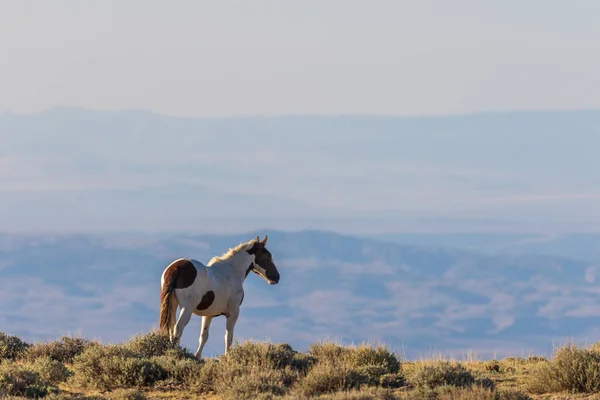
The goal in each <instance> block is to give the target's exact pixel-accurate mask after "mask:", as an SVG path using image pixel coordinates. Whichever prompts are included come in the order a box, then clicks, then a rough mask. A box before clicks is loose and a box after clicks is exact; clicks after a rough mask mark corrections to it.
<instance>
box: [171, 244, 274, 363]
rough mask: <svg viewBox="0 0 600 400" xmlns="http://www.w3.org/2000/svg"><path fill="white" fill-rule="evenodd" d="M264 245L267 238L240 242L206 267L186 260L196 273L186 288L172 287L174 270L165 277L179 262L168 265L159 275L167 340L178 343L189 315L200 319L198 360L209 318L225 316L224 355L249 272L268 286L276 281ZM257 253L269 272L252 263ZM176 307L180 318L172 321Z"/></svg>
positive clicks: (272, 266)
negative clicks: (264, 281) (263, 260)
mask: <svg viewBox="0 0 600 400" xmlns="http://www.w3.org/2000/svg"><path fill="white" fill-rule="evenodd" d="M266 242H267V237H265V239H264V240H263V241H260V239H259V237H257V238H256V239H252V240H250V241H248V242H245V243H240V244H239V245H238V246H236V247H234V248H231V249H229V250H228V251H227V252H226V253H225V254H223V255H221V256H217V257H213V258H212V259H211V260H210V261H209V262H208V264H207V265H204V264H202V263H201V262H200V261H197V260H193V259H187V260H189V262H191V264H192V265H193V266H194V268H195V269H196V271H197V274H196V277H195V279H194V281H193V283H192V284H191V285H190V286H187V287H185V288H176V287H174V282H175V281H176V279H177V276H176V275H177V274H176V273H173V272H175V271H176V270H171V273H170V274H169V276H168V277H167V274H166V272H167V270H169V268H172V267H173V266H174V265H175V263H176V262H177V261H178V260H176V261H174V262H173V263H171V264H170V265H169V266H168V267H167V268H166V269H165V271H163V274H162V276H161V288H162V298H161V318H160V321H161V330H163V331H168V333H169V338H170V339H171V340H172V341H173V342H175V343H179V340H180V338H181V335H182V333H183V329H184V328H185V326H186V325H187V324H188V323H189V321H190V318H191V316H192V314H195V315H198V316H201V317H202V329H201V334H200V340H199V342H200V343H199V346H198V350H197V351H196V357H198V358H201V357H202V349H203V348H204V345H205V344H206V341H207V340H208V331H209V328H210V323H211V321H212V319H213V318H214V317H217V316H220V315H224V316H225V317H226V318H227V322H226V330H225V353H227V352H228V350H229V348H230V347H231V344H232V341H233V329H234V326H235V323H236V321H237V318H238V315H239V311H240V304H241V302H242V299H243V297H244V289H243V283H244V281H245V279H246V277H247V275H248V272H249V271H250V270H253V271H255V272H256V273H257V274H259V275H260V276H261V277H263V279H265V280H266V281H267V282H268V283H269V284H270V285H273V284H276V283H277V282H278V281H279V272H278V271H277V268H276V266H275V264H274V263H273V262H272V259H271V255H270V252H269V251H268V250H267V249H266V247H265V245H266ZM250 252H253V253H254V254H250ZM257 252H258V253H260V254H263V256H267V257H268V258H267V261H268V267H267V268H269V269H268V270H267V269H266V268H264V267H263V266H260V265H258V264H257V263H256V262H255V260H256V253H257ZM179 261H180V260H179ZM173 268H175V267H173ZM186 268H187V270H186V271H191V272H192V273H193V272H194V271H193V268H191V265H190V264H189V263H187V264H186ZM182 270H183V269H182ZM177 271H178V270H177ZM269 276H271V278H269ZM273 277H275V278H273ZM167 280H168V281H167ZM178 305H179V307H180V312H179V318H177V321H175V316H174V313H175V312H176V311H177V306H178Z"/></svg>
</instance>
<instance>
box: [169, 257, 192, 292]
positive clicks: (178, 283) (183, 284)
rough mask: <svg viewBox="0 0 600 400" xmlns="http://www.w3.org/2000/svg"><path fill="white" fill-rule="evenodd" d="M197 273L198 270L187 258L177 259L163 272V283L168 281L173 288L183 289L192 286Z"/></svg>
mask: <svg viewBox="0 0 600 400" xmlns="http://www.w3.org/2000/svg"><path fill="white" fill-rule="evenodd" d="M197 275H198V271H197V270H196V267H194V264H192V262H191V261H190V260H189V259H187V258H185V259H181V260H177V261H175V262H174V263H173V264H171V266H170V267H169V268H168V269H167V271H166V272H165V285H166V284H167V282H170V283H172V285H173V289H185V288H187V287H190V286H192V284H193V283H194V281H195V280H196V276H197Z"/></svg>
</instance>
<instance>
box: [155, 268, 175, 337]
mask: <svg viewBox="0 0 600 400" xmlns="http://www.w3.org/2000/svg"><path fill="white" fill-rule="evenodd" d="M176 279H177V271H175V273H172V274H168V273H167V274H165V279H164V282H163V285H162V288H161V291H160V323H159V326H160V331H161V332H163V333H168V332H171V331H172V330H173V326H174V325H175V313H176V312H177V306H178V302H177V297H176V296H175V292H174V291H173V289H174V287H175V280H176Z"/></svg>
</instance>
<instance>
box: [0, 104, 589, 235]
mask: <svg viewBox="0 0 600 400" xmlns="http://www.w3.org/2000/svg"><path fill="white" fill-rule="evenodd" d="M599 127H600V111H537V112H513V113H501V114H491V113H490V114H477V115H467V116H457V117H414V118H392V117H389V118H387V117H368V116H364V117H345V116H340V117H277V118H267V117H265V118H262V117H255V118H250V117H245V118H234V117H232V118H217V119H192V118H172V117H166V116H160V115H156V114H151V113H147V112H142V111H119V112H117V111H115V112H113V111H91V110H83V109H74V108H55V109H52V110H49V111H47V112H44V113H39V114H34V115H16V114H11V113H4V114H0V142H1V146H0V183H1V185H0V192H1V193H0V220H1V221H2V224H3V226H2V228H3V230H10V231H17V230H18V231H39V230H45V231H86V232H97V231H106V230H111V231H115V230H116V231H139V230H152V231H165V230H167V231H168V230H173V231H181V230H189V231H192V232H198V231H202V232H209V233H210V232H214V231H227V232H236V231H240V230H247V229H253V228H255V227H257V226H270V227H274V228H280V229H305V228H320V229H330V230H336V231H343V232H353V233H359V234H363V233H366V232H368V233H373V234H381V233H396V232H440V231H444V232H461V231H466V232H473V231H495V232H498V231H502V232H511V233H513V232H532V231H533V232H539V231H551V232H556V231H589V230H597V228H596V226H597V225H598V222H600V221H599V220H598V219H599V218H600V217H598V215H600V214H598V213H597V212H595V210H597V209H598V206H600V203H599V202H600V193H599V192H598V190H597V188H598V185H599V184H600V172H599V171H600V168H599V166H600V165H599V161H598V157H597V150H596V149H597V148H600V132H599V129H600V128H599ZM549 216H551V217H552V218H549ZM57 221H60V222H57Z"/></svg>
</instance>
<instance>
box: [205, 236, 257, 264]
mask: <svg viewBox="0 0 600 400" xmlns="http://www.w3.org/2000/svg"><path fill="white" fill-rule="evenodd" d="M255 242H256V239H251V240H249V241H247V242H243V243H240V244H238V245H237V246H235V247H232V248H230V249H229V250H227V251H226V252H225V253H223V254H222V255H220V256H214V257H213V258H211V259H210V261H209V262H208V264H207V265H206V266H207V267H210V266H212V265H213V264H216V263H218V262H221V261H225V260H228V259H230V258H231V257H233V256H234V255H236V254H237V253H239V252H240V251H242V250H247V249H249V248H250V247H252V245H253V244H254V243H255Z"/></svg>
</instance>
